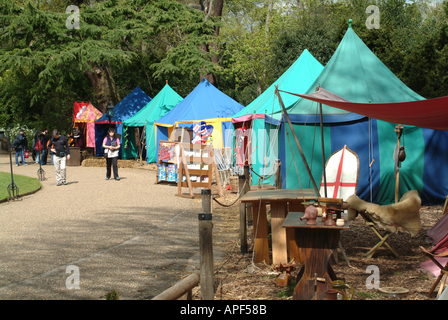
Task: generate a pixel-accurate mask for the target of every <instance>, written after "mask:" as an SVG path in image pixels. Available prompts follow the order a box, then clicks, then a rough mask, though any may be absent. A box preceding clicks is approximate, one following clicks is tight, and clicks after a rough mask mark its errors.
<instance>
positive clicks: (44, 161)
mask: <svg viewBox="0 0 448 320" xmlns="http://www.w3.org/2000/svg"><path fill="white" fill-rule="evenodd" d="M48 140H50V138H49V137H48V129H47V128H45V129H44V130H43V131H42V135H41V141H42V144H43V146H44V149H43V150H42V161H41V165H46V164H47V155H48V148H47V143H48Z"/></svg>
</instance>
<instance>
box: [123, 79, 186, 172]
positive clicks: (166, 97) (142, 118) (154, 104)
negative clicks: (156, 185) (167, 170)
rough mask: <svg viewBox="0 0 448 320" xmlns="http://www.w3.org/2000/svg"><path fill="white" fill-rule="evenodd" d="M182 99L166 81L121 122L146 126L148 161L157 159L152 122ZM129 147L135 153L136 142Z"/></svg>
mask: <svg viewBox="0 0 448 320" xmlns="http://www.w3.org/2000/svg"><path fill="white" fill-rule="evenodd" d="M182 99H183V98H182V97H181V96H180V95H179V94H177V92H176V91H174V90H173V89H172V88H171V87H170V86H169V85H168V83H167V84H166V85H165V86H164V87H163V88H162V90H160V91H159V93H158V94H157V95H156V96H155V97H154V98H153V99H152V100H151V101H150V102H148V104H147V105H146V106H144V107H143V108H142V109H141V110H140V111H139V112H137V113H136V114H134V115H133V116H132V117H130V118H129V119H127V120H126V121H124V122H123V125H124V126H126V127H141V128H143V127H144V126H146V157H147V162H148V163H152V162H156V161H157V154H156V139H155V138H156V134H155V125H154V123H155V122H156V121H157V120H159V119H160V118H162V117H163V116H164V115H165V114H167V113H168V112H169V111H171V109H173V108H174V107H175V106H176V105H177V104H178V103H179V102H181V101H182ZM130 148H133V150H135V153H136V151H137V149H138V147H137V146H136V144H133V143H131V146H130Z"/></svg>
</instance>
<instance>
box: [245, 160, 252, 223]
mask: <svg viewBox="0 0 448 320" xmlns="http://www.w3.org/2000/svg"><path fill="white" fill-rule="evenodd" d="M244 177H245V178H246V188H245V191H244V193H245V194H246V193H247V192H248V191H250V172H249V166H248V165H245V166H244ZM246 217H247V223H248V225H252V222H253V221H254V218H253V214H252V203H247V204H246Z"/></svg>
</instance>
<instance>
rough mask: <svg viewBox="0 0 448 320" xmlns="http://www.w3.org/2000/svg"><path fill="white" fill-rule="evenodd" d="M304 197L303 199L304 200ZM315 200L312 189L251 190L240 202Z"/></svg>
mask: <svg viewBox="0 0 448 320" xmlns="http://www.w3.org/2000/svg"><path fill="white" fill-rule="evenodd" d="M304 197H305V199H304ZM306 199H309V200H310V199H317V196H316V193H315V192H314V190H313V189H275V190H251V191H249V192H247V193H246V194H245V195H244V196H242V197H241V202H254V201H257V200H258V201H259V200H261V201H262V202H265V201H269V202H271V201H293V200H306Z"/></svg>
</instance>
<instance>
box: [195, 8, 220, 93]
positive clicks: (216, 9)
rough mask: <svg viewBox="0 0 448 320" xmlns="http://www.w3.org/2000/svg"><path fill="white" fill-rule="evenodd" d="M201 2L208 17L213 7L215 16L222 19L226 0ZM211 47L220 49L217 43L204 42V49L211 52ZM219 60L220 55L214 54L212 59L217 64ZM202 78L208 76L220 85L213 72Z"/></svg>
mask: <svg viewBox="0 0 448 320" xmlns="http://www.w3.org/2000/svg"><path fill="white" fill-rule="evenodd" d="M199 3H200V5H201V9H202V11H203V12H204V13H205V15H206V19H208V17H209V16H210V14H211V10H212V9H213V16H214V17H217V18H218V19H221V16H222V8H223V6H224V0H205V1H204V0H200V1H199ZM211 6H213V8H210V7H211ZM218 36H219V27H218V26H215V37H216V38H218ZM210 47H213V48H214V49H215V50H217V49H218V47H217V45H216V43H210V44H208V45H205V44H204V45H203V50H205V51H206V52H210V49H209V48H210ZM218 60H219V58H218V55H217V54H213V55H212V58H211V61H212V62H213V63H215V64H218ZM202 78H206V79H207V80H208V82H210V83H211V84H213V85H214V86H217V85H218V79H217V77H216V76H215V75H214V74H213V73H208V74H202V75H201V76H200V80H202Z"/></svg>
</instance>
